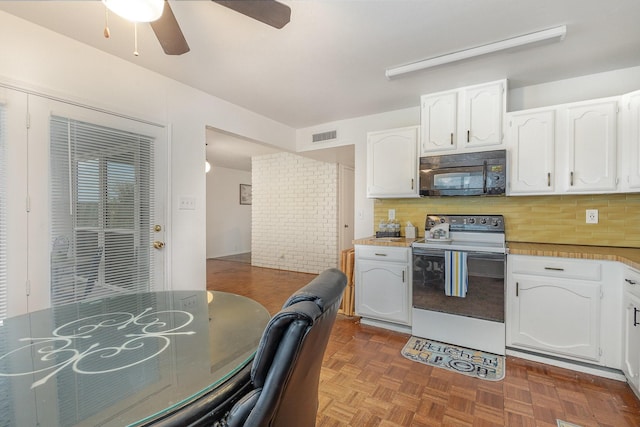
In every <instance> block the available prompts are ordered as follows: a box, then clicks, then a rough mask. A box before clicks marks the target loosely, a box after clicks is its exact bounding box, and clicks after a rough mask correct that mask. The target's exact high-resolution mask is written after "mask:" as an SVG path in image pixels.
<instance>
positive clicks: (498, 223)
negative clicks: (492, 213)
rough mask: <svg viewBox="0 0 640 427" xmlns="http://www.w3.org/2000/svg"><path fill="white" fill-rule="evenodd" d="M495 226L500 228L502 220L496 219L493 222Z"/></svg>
mask: <svg viewBox="0 0 640 427" xmlns="http://www.w3.org/2000/svg"><path fill="white" fill-rule="evenodd" d="M493 226H494V227H498V226H500V220H499V219H495V218H494V220H493Z"/></svg>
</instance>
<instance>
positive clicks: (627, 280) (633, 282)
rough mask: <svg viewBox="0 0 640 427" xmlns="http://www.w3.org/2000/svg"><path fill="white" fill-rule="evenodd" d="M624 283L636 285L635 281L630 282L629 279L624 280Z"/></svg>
mask: <svg viewBox="0 0 640 427" xmlns="http://www.w3.org/2000/svg"><path fill="white" fill-rule="evenodd" d="M624 281H625V282H627V283H628V284H630V285H637V284H638V282H636V281H635V280H631V279H624Z"/></svg>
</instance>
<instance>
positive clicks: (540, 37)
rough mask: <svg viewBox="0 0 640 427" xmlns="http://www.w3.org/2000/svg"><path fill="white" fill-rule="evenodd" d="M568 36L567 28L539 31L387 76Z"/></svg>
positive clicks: (396, 69)
mask: <svg viewBox="0 0 640 427" xmlns="http://www.w3.org/2000/svg"><path fill="white" fill-rule="evenodd" d="M566 34H567V26H566V25H562V26H560V27H554V28H549V29H548V30H543V31H537V32H535V33H529V34H525V35H522V36H517V37H513V38H510V39H506V40H502V41H499V42H495V43H490V44H485V45H483V46H477V47H472V48H470V49H465V50H459V51H457V52H453V53H447V54H446V55H441V56H436V57H434V58H429V59H425V60H423V61H418V62H413V63H411V64H405V65H400V66H398V67H393V68H387V70H386V71H385V75H386V76H387V78H388V79H391V78H393V77H397V76H399V75H402V74H406V73H411V72H413V71H418V70H424V69H425V68H431V67H437V66H438V65H443V64H449V63H451V62H457V61H462V60H463V59H469V58H474V57H476V56H482V55H486V54H489V53H494V52H500V51H502V50H506V49H511V48H514V47H519V46H526V45H529V44H533V43H538V42H542V41H545V40H552V39H558V40H564V37H565V35H566Z"/></svg>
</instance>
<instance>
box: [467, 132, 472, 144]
mask: <svg viewBox="0 0 640 427" xmlns="http://www.w3.org/2000/svg"><path fill="white" fill-rule="evenodd" d="M467 142H471V131H470V130H468V131H467Z"/></svg>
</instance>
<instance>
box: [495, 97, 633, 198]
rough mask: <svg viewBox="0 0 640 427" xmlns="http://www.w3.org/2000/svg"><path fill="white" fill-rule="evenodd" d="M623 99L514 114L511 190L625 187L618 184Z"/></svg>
mask: <svg viewBox="0 0 640 427" xmlns="http://www.w3.org/2000/svg"><path fill="white" fill-rule="evenodd" d="M639 98H640V97H639ZM619 101H620V98H619V97H612V98H603V99H598V100H593V101H584V102H575V103H571V104H563V105H556V106H551V107H545V108H537V109H531V110H524V111H518V112H513V113H509V114H508V115H507V120H506V121H507V126H508V129H509V132H508V136H507V139H508V141H507V147H508V151H509V158H510V164H509V189H508V194H509V195H525V194H567V193H581V194H594V193H614V192H617V191H623V189H622V188H621V187H620V186H619V185H618V181H619V179H618V169H619V168H618V163H619V161H618V154H619V153H618V145H619V144H618V127H619V120H618V108H619ZM638 175H639V177H640V173H639V174H638ZM638 184H639V186H638V190H637V191H640V180H639V182H638Z"/></svg>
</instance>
